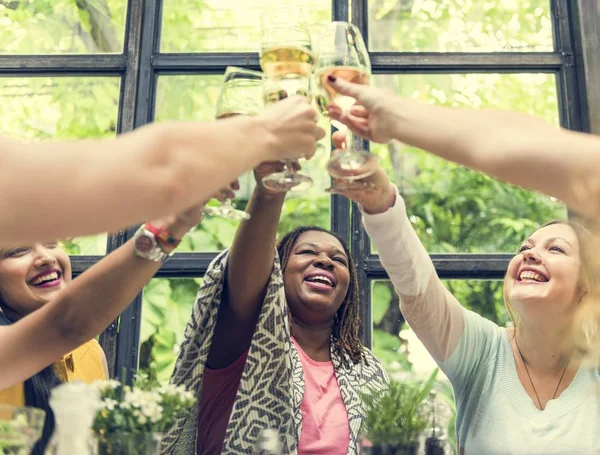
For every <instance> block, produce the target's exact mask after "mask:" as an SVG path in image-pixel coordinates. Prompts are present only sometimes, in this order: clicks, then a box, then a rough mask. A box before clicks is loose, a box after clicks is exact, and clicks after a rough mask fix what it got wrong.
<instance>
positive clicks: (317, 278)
mask: <svg viewBox="0 0 600 455" xmlns="http://www.w3.org/2000/svg"><path fill="white" fill-rule="evenodd" d="M306 281H322V282H324V283H325V284H327V285H329V286H331V287H333V283H332V282H331V280H330V279H329V278H327V277H326V276H323V275H315V276H311V277H310V278H308V279H307V280H306Z"/></svg>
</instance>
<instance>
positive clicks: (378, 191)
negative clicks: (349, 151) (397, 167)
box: [331, 131, 396, 214]
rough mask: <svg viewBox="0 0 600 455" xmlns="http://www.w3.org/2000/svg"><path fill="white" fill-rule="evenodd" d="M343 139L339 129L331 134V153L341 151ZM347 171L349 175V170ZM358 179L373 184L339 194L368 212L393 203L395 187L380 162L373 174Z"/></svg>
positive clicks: (379, 210) (372, 212) (377, 210)
mask: <svg viewBox="0 0 600 455" xmlns="http://www.w3.org/2000/svg"><path fill="white" fill-rule="evenodd" d="M344 139H345V137H344V134H343V133H342V132H340V131H337V132H335V133H334V134H333V136H332V141H333V145H334V146H335V150H334V151H333V152H331V153H332V154H335V153H341V152H343V150H342V149H343V145H344ZM349 172H350V173H349V175H351V171H349ZM359 181H360V182H368V183H370V184H371V185H373V186H372V187H371V188H369V189H360V190H347V191H339V194H342V195H343V196H346V197H347V198H348V199H351V200H353V201H354V202H356V203H358V204H360V205H361V206H362V208H363V210H364V211H365V212H366V213H369V214H376V213H383V212H385V211H386V210H388V209H389V208H390V207H391V206H393V205H394V202H395V200H396V189H395V188H394V186H393V185H392V183H391V182H390V179H389V177H388V176H387V174H386V172H385V170H384V169H383V168H382V167H381V165H380V164H378V165H377V170H376V171H375V172H374V173H373V174H371V175H369V176H367V177H365V178H363V179H360V180H359ZM334 185H335V183H334Z"/></svg>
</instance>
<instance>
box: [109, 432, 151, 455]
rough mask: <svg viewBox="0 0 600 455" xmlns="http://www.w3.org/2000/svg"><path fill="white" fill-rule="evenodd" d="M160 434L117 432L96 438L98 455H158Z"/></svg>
mask: <svg viewBox="0 0 600 455" xmlns="http://www.w3.org/2000/svg"><path fill="white" fill-rule="evenodd" d="M161 440H162V434H160V433H127V432H124V431H117V432H114V433H109V434H106V435H101V436H98V455H130V454H133V453H134V454H137V455H158V453H159V449H160V443H161Z"/></svg>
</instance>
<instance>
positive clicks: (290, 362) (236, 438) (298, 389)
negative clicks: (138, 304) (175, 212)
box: [161, 251, 388, 455]
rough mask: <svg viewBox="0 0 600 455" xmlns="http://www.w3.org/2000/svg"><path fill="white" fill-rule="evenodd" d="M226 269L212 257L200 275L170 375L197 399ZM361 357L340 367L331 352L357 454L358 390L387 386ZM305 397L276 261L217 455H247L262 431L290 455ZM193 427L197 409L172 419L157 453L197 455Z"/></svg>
mask: <svg viewBox="0 0 600 455" xmlns="http://www.w3.org/2000/svg"><path fill="white" fill-rule="evenodd" d="M226 264H227V252H226V251H225V252H223V253H221V254H220V255H219V256H218V257H217V258H215V260H214V261H213V262H212V264H211V265H210V267H209V269H208V271H207V272H206V275H205V276H204V282H203V284H202V286H201V287H200V289H199V290H198V295H197V297H196V304H195V305H194V309H193V312H192V317H191V318H190V320H189V322H188V324H187V327H186V329H185V340H184V341H183V343H182V345H181V350H180V353H179V357H178V359H177V363H176V365H175V370H174V372H173V376H172V377H171V382H172V383H173V384H176V385H184V386H185V387H186V388H187V389H188V390H195V391H197V396H198V400H200V393H201V390H202V377H203V372H204V365H205V363H206V359H207V357H208V352H209V350H210V344H211V340H212V336H213V332H214V329H215V326H216V323H217V313H218V309H219V304H220V301H221V292H222V288H223V283H224V272H225V266H226ZM344 355H345V354H344ZM365 357H366V359H367V362H361V363H359V364H357V365H354V364H353V363H352V361H351V360H350V359H349V358H347V359H346V360H347V362H346V365H348V366H346V365H345V364H344V363H343V362H342V359H341V358H340V355H339V354H337V353H336V351H334V350H332V351H331V359H332V361H333V366H334V371H335V374H336V377H337V380H338V384H339V387H340V391H341V395H342V399H343V400H344V404H345V405H346V409H347V411H348V420H349V423H350V443H349V446H348V455H358V453H359V441H360V438H359V432H360V429H361V424H362V421H363V416H364V410H363V407H362V400H361V397H360V394H359V392H365V393H368V392H369V391H370V390H379V389H381V388H384V387H386V384H387V382H388V378H387V375H386V373H385V371H384V370H383V368H382V366H381V364H380V362H379V361H378V360H377V359H376V358H375V357H374V356H373V355H372V354H371V352H370V351H368V350H365ZM303 394H304V375H303V371H302V364H301V363H300V358H299V356H298V351H297V350H296V348H295V347H294V345H293V343H292V341H291V334H290V326H289V322H288V306H287V303H286V299H285V292H284V289H283V276H282V273H281V268H280V265H279V259H278V258H276V259H275V264H274V267H273V271H272V273H271V277H270V281H269V283H268V286H267V293H266V297H265V300H264V303H263V306H262V310H261V313H260V316H259V319H258V323H257V326H256V330H255V332H254V335H253V337H252V342H251V345H250V350H249V351H248V358H247V360H246V364H245V366H244V371H243V374H242V379H241V381H240V386H239V390H238V392H237V395H236V398H235V403H234V405H233V409H232V411H231V417H230V419H229V425H228V427H227V433H226V436H225V442H224V445H223V453H226V454H248V453H252V449H253V447H254V444H255V441H256V439H257V437H258V435H259V434H260V432H261V431H262V430H264V429H267V428H274V429H276V430H278V431H279V434H280V437H281V438H282V443H283V453H285V454H295V453H296V451H297V448H298V441H299V439H300V432H301V431H302V410H301V406H300V405H301V402H302V397H303ZM197 423H198V407H197V406H194V408H193V409H192V410H190V412H187V413H185V414H183V415H181V416H178V418H177V419H176V420H175V423H174V424H173V427H172V428H171V429H170V430H169V431H168V432H167V434H166V435H165V437H164V439H163V444H162V448H161V453H163V454H182V455H190V454H193V453H196V431H197Z"/></svg>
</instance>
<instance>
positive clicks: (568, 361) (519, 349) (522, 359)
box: [515, 334, 571, 411]
mask: <svg viewBox="0 0 600 455" xmlns="http://www.w3.org/2000/svg"><path fill="white" fill-rule="evenodd" d="M515 345H516V346H517V351H519V356H520V357H521V361H522V362H523V365H524V366H525V372H526V373H527V377H528V378H529V382H530V383H531V387H533V393H535V397H536V398H537V401H538V404H539V405H540V409H541V410H542V411H543V410H544V406H542V400H540V397H539V395H538V393H537V390H536V389H535V385H534V384H533V379H531V374H529V368H527V362H525V359H524V358H523V354H522V353H521V348H520V347H519V343H517V336H516V334H515ZM570 363H571V356H569V360H567V364H566V365H565V369H564V370H563V372H562V374H561V375H560V379H559V380H558V384H556V389H555V390H554V393H553V394H552V398H551V399H552V400H554V399H555V398H556V393H557V392H558V388H559V387H560V383H561V382H562V380H563V378H564V377H565V373H566V372H567V367H568V366H569V364H570Z"/></svg>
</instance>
